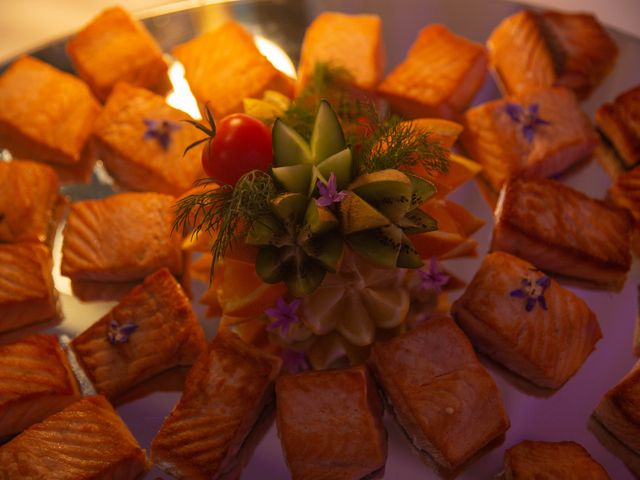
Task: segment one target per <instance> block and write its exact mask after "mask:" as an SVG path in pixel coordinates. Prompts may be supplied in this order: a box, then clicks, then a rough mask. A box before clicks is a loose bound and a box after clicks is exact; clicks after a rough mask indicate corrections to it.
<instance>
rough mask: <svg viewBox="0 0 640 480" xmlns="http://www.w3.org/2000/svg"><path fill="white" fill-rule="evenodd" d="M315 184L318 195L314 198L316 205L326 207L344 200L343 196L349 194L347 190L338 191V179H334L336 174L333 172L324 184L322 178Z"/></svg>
mask: <svg viewBox="0 0 640 480" xmlns="http://www.w3.org/2000/svg"><path fill="white" fill-rule="evenodd" d="M317 185H318V191H319V192H320V197H318V198H316V205H318V206H319V207H328V206H330V205H333V204H334V203H340V202H341V201H342V200H344V197H346V196H347V195H349V192H347V191H345V190H342V191H340V192H339V191H338V181H337V179H336V174H335V173H333V172H331V175H329V181H328V182H327V184H326V185H325V184H324V183H323V182H322V180H318V182H317Z"/></svg>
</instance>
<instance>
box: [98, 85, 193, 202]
mask: <svg viewBox="0 0 640 480" xmlns="http://www.w3.org/2000/svg"><path fill="white" fill-rule="evenodd" d="M189 118H190V117H189V116H188V115H187V114H186V113H184V112H181V111H180V110H176V109H175V108H172V107H170V106H169V105H168V104H167V103H166V102H165V99H164V98H163V97H161V96H160V95H156V94H154V93H152V92H149V91H148V90H145V89H143V88H137V87H132V86H131V85H128V84H125V83H119V84H117V85H116V86H115V88H114V89H113V92H112V93H111V95H110V96H109V99H108V100H107V103H106V104H105V106H104V109H103V110H102V113H101V114H100V116H99V117H98V119H97V120H96V123H95V125H94V129H93V136H92V143H93V146H94V150H93V151H94V155H95V157H96V159H98V158H99V159H101V160H102V161H103V162H104V165H105V167H106V169H107V171H108V172H109V174H110V175H111V176H112V177H113V178H114V179H115V181H116V182H117V183H118V184H119V185H121V186H123V187H124V188H126V189H127V190H134V191H147V192H160V193H166V194H169V195H176V196H178V195H180V194H182V193H183V192H185V191H186V190H188V189H189V188H191V186H192V185H193V182H194V181H195V180H197V179H198V178H202V177H204V176H205V175H204V171H203V170H202V166H201V159H200V156H201V152H202V147H196V148H193V149H191V150H190V151H189V152H187V154H186V155H184V151H185V149H186V148H187V147H188V146H189V145H191V144H192V143H194V142H196V141H197V140H200V139H201V138H202V136H203V133H202V132H201V131H199V130H198V129H196V128H193V127H192V126H190V125H188V124H187V123H184V122H182V120H184V119H189Z"/></svg>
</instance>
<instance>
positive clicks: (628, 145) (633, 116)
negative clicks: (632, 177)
mask: <svg viewBox="0 0 640 480" xmlns="http://www.w3.org/2000/svg"><path fill="white" fill-rule="evenodd" d="M596 123H597V125H598V128H599V129H600V131H601V132H602V133H604V135H605V136H606V137H607V139H608V140H609V142H611V144H612V146H613V148H614V150H615V153H616V154H617V159H619V161H620V163H622V165H623V167H624V168H630V167H633V166H634V165H636V164H637V163H638V162H640V85H638V86H636V87H634V88H632V89H630V90H628V91H626V92H624V93H622V94H620V95H618V96H617V97H616V99H615V100H614V102H613V103H605V104H604V105H602V106H601V107H600V108H598V110H596Z"/></svg>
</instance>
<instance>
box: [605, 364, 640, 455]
mask: <svg viewBox="0 0 640 480" xmlns="http://www.w3.org/2000/svg"><path fill="white" fill-rule="evenodd" d="M593 416H594V417H595V419H596V420H598V421H599V422H600V423H601V424H602V425H603V426H604V427H605V428H606V429H607V430H608V431H609V433H611V434H612V435H613V436H614V437H616V438H617V439H618V440H619V441H620V442H622V443H623V444H624V445H625V446H626V447H627V448H628V449H629V450H631V451H632V452H633V453H635V454H636V455H640V361H638V362H636V364H635V365H634V366H633V368H632V369H631V371H629V373H627V374H626V375H625V376H624V377H623V378H622V380H621V381H620V382H619V383H618V384H617V385H616V386H615V387H613V388H612V389H611V390H609V391H608V392H607V393H606V394H605V395H604V396H603V397H602V399H601V400H600V403H599V404H598V406H597V407H596V409H595V411H594V412H593Z"/></svg>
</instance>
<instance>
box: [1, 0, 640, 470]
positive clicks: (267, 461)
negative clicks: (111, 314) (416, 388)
mask: <svg viewBox="0 0 640 480" xmlns="http://www.w3.org/2000/svg"><path fill="white" fill-rule="evenodd" d="M521 8H522V7H521V6H518V5H516V4H513V3H506V2H503V1H499V0H485V1H483V2H476V1H473V0H394V1H393V2H391V1H387V2H384V1H380V0H377V1H376V0H352V1H348V2H345V1H338V0H317V1H311V0H306V1H302V0H245V1H220V2H214V3H210V4H206V3H203V2H193V1H184V2H178V3H175V4H171V5H167V6H164V7H160V8H155V9H152V10H148V11H144V12H140V13H139V14H138V17H139V18H141V19H142V20H143V21H144V23H145V24H146V26H147V27H148V29H149V30H150V31H151V33H152V34H153V35H154V36H155V38H156V39H157V40H158V41H159V42H160V45H161V46H162V48H163V49H164V51H166V52H169V51H170V50H171V48H172V47H173V46H175V45H177V44H178V43H181V42H184V41H186V40H188V39H190V38H192V37H194V36H196V35H198V34H200V33H202V32H205V31H207V30H210V29H212V28H214V27H215V25H216V24H218V23H219V22H220V21H222V20H223V19H225V18H230V17H231V18H234V19H236V20H238V21H239V22H241V23H242V24H244V25H245V26H246V27H247V28H248V29H249V30H250V31H251V32H253V33H254V34H256V35H259V36H261V37H263V38H265V39H268V40H270V41H271V42H273V43H275V44H276V45H278V46H279V47H281V49H282V50H284V52H286V53H287V54H288V55H289V57H290V58H291V60H292V62H293V64H294V65H295V64H297V61H298V58H299V54H300V45H301V41H302V38H303V35H304V31H305V29H306V27H307V25H309V23H310V22H311V21H312V20H313V18H315V17H316V16H317V15H318V14H319V13H320V12H322V11H325V10H334V11H341V12H346V13H375V14H378V15H380V17H382V20H383V29H384V43H385V48H386V55H387V57H386V58H387V70H390V69H391V68H393V67H394V66H395V65H397V64H398V63H399V62H400V61H401V60H402V59H403V58H404V56H405V54H406V52H407V50H408V48H409V46H410V45H411V43H412V42H413V41H414V39H415V37H416V35H417V32H418V31H419V30H420V29H421V28H422V27H424V26H425V25H427V24H429V23H442V24H444V25H446V26H447V27H448V28H449V29H451V30H452V31H453V32H455V33H457V34H460V35H463V36H465V37H467V38H469V39H471V40H474V41H477V42H481V43H483V42H484V41H485V40H486V39H487V37H488V35H489V33H490V32H491V30H492V29H493V28H494V27H495V26H496V25H497V24H498V23H499V22H500V20H502V19H503V18H504V17H506V16H508V15H510V14H512V13H515V12H516V11H518V10H520V9H521ZM88 20H89V19H87V21H88ZM611 33H612V35H613V38H614V39H615V41H616V42H617V44H618V46H619V48H620V58H619V60H618V63H617V66H616V68H615V70H614V71H613V72H612V73H611V75H609V76H608V77H607V79H606V80H605V82H604V83H603V84H602V85H601V86H600V87H599V88H598V89H597V90H596V92H595V93H594V94H593V95H592V96H591V98H590V99H589V100H587V101H586V102H584V104H583V107H584V109H585V111H586V112H587V113H588V114H589V115H590V116H591V118H593V114H594V112H595V109H596V108H597V107H598V106H599V105H600V104H602V103H603V102H604V101H610V100H612V99H613V98H614V97H615V96H616V95H617V94H618V93H620V92H622V91H624V90H626V89H628V88H630V87H632V86H634V85H637V84H640V70H639V69H638V68H637V60H638V58H640V40H638V39H636V38H632V37H630V36H627V35H623V34H621V33H618V32H616V31H611ZM65 42H66V39H60V40H59V41H56V42H53V43H51V44H48V45H46V46H44V47H42V48H40V49H37V50H35V51H32V52H29V53H31V54H32V55H34V56H36V57H38V58H40V59H42V60H45V61H47V62H49V63H51V64H53V65H55V66H57V67H58V68H61V69H63V70H67V71H72V67H71V64H70V62H69V60H68V58H67V56H66V54H65V51H64V45H65ZM6 66H7V65H4V66H0V71H1V70H3V69H4V68H6ZM499 96H500V94H499V91H498V89H497V87H496V85H495V84H494V82H493V80H492V79H491V78H488V79H487V81H486V82H485V85H484V86H483V88H482V90H481V92H480V93H479V94H478V96H477V98H476V101H475V103H482V102H484V101H486V100H489V99H491V98H496V97H499ZM562 180H563V181H564V182H566V183H567V184H569V185H571V186H573V187H575V188H577V189H579V190H581V191H583V192H585V193H587V194H588V195H591V196H593V197H595V198H604V197H605V195H606V191H607V188H608V187H609V185H610V180H609V178H608V177H607V175H606V174H605V173H604V171H603V170H602V168H600V166H599V165H598V164H597V162H596V161H595V160H593V161H591V162H589V163H588V164H586V165H583V166H582V167H580V168H578V169H574V170H573V171H571V172H569V173H568V174H565V175H563V177H562ZM113 191H114V190H113V188H112V186H111V185H110V183H109V179H108V178H106V177H105V176H104V175H103V174H102V172H101V171H100V170H99V169H98V170H96V172H95V174H94V176H93V180H92V183H91V184H90V185H71V186H67V187H65V188H64V193H65V194H67V195H68V196H69V197H70V198H71V199H72V200H80V199H85V198H100V197H103V196H106V195H109V194H111V193H113ZM449 198H450V199H452V200H454V201H457V202H459V203H461V204H463V205H464V206H465V207H467V208H468V209H469V210H470V211H471V212H472V213H474V214H475V215H478V216H480V217H481V218H483V219H485V220H486V221H487V224H486V225H485V226H484V227H483V228H482V229H481V230H480V231H479V232H478V233H476V234H475V235H474V238H475V239H477V240H478V242H479V244H480V245H479V249H478V251H479V252H480V257H478V258H472V259H456V260H450V261H447V262H446V266H447V268H449V269H450V270H452V271H453V272H454V273H455V274H457V275H459V276H460V277H461V278H463V279H465V280H467V281H468V280H470V279H471V277H472V276H473V274H474V272H475V271H476V269H477V268H478V266H479V264H480V261H481V257H482V255H484V254H485V253H486V252H487V250H488V244H489V240H490V236H491V229H492V224H493V221H492V212H491V210H490V209H489V207H488V206H487V204H486V203H485V202H484V200H483V199H482V197H481V195H480V193H479V190H478V188H477V186H476V185H475V183H473V182H469V183H468V184H466V185H464V186H463V187H461V188H460V189H459V190H457V191H456V192H454V193H453V194H451V195H450V196H449ZM593 228H597V225H594V226H593ZM58 233H59V234H58V236H57V238H56V244H55V252H56V260H57V262H56V265H55V267H54V275H55V282H56V287H57V288H58V290H59V291H60V297H61V305H62V311H63V314H64V320H63V321H62V323H60V324H59V325H57V326H53V327H50V328H49V329H48V331H51V332H56V333H60V334H66V335H69V336H71V337H73V336H75V335H77V334H78V333H79V332H81V331H83V330H84V329H85V328H87V327H88V326H89V325H91V324H92V323H93V322H94V321H95V320H97V319H98V318H100V316H102V315H103V314H104V313H105V312H106V311H107V310H108V309H109V308H110V307H111V306H113V305H114V304H113V303H106V302H93V303H83V302H80V301H78V300H77V299H75V298H74V297H73V296H72V295H71V289H70V285H69V282H68V281H67V279H65V278H64V277H61V276H60V275H59V252H60V246H61V235H60V231H59V232H58ZM639 278H640V271H639V267H638V262H637V261H636V262H635V263H634V266H633V269H632V272H631V274H630V276H629V280H628V281H627V284H626V286H625V288H624V289H623V290H622V291H621V292H619V293H611V292H605V291H596V290H587V289H583V288H580V287H576V286H574V285H566V286H567V287H568V288H570V289H571V290H573V291H574V292H575V293H577V294H578V295H579V296H580V297H582V298H583V299H585V300H586V301H587V303H588V304H589V306H590V307H591V308H592V309H593V311H594V312H595V313H596V315H597V317H598V319H599V321H600V325H601V327H602V331H603V334H604V338H603V339H602V340H601V341H600V342H599V343H598V345H597V350H596V351H595V352H594V353H593V354H592V355H591V356H590V357H589V358H588V359H587V361H586V362H585V364H584V365H583V367H582V368H581V369H580V370H579V372H578V373H577V374H576V375H575V376H574V377H573V378H572V379H571V380H569V382H568V383H567V384H566V385H565V386H564V387H562V388H561V389H560V390H559V391H557V392H555V393H554V394H552V395H547V396H540V395H539V394H535V393H533V392H530V391H528V389H527V387H525V386H524V385H523V384H522V382H519V381H518V380H517V379H515V378H514V376H513V375H511V374H509V373H508V372H506V371H505V370H503V369H502V368H500V367H498V366H497V365H495V364H493V363H492V362H490V361H489V360H488V359H486V358H484V357H482V356H481V360H482V362H483V363H485V365H487V367H488V368H489V370H490V372H491V373H492V375H493V377H494V378H495V380H496V382H497V383H498V386H499V388H500V390H501V392H502V396H503V399H504V401H505V404H506V407H507V411H508V414H509V417H510V418H511V428H510V429H509V431H508V432H507V434H506V436H505V438H504V441H502V442H501V443H498V444H497V445H494V446H493V448H491V449H489V450H488V451H486V452H484V454H483V455H482V456H480V457H479V458H477V459H475V460H474V461H473V462H471V463H470V464H469V465H468V466H467V468H466V469H464V471H463V472H462V473H461V474H460V476H459V477H458V478H460V479H469V480H472V479H473V480H478V479H489V478H493V477H494V476H495V475H496V474H497V473H499V472H500V471H501V470H502V463H503V455H504V451H505V449H506V448H509V447H511V446H513V445H515V444H516V443H518V442H520V441H522V440H525V439H530V440H546V441H562V440H573V441H576V442H578V443H580V444H582V445H583V446H584V447H585V448H586V449H587V450H588V451H589V453H590V454H591V455H592V456H593V457H594V458H595V459H596V460H597V461H598V462H600V463H601V464H602V465H603V466H604V468H605V469H606V470H607V471H608V473H609V475H610V476H611V478H613V479H616V480H624V479H631V478H633V475H632V474H631V473H630V472H629V471H628V470H627V469H626V467H625V466H624V464H623V463H622V461H621V460H620V459H619V458H618V457H616V456H615V455H613V454H612V453H611V452H610V451H609V450H608V449H606V448H605V447H604V446H603V445H602V444H601V443H600V441H599V440H598V439H597V437H596V434H595V433H594V431H593V430H594V429H593V426H592V425H590V422H589V419H590V415H591V412H592V411H593V409H594V407H595V406H596V405H597V403H598V401H599V399H600V397H601V396H602V395H603V394H604V393H605V392H606V391H607V390H608V389H609V388H611V387H612V386H613V385H614V384H615V383H617V382H618V381H619V379H621V378H622V376H623V375H624V374H625V373H627V372H628V371H629V370H630V369H631V367H632V365H633V364H634V363H635V360H636V359H635V358H634V356H633V354H632V348H631V345H632V343H631V339H632V335H633V328H634V321H635V318H636V314H637V311H638V304H637V297H636V288H637V285H638V280H639ZM203 289H204V286H203V285H196V286H195V292H194V293H195V297H194V298H198V295H199V294H200V293H201V292H202V291H203ZM194 307H195V309H196V312H197V313H198V315H199V318H200V320H201V322H202V324H203V326H204V327H205V331H206V332H207V335H208V336H209V337H211V336H212V335H213V334H214V332H215V328H216V321H215V320H212V319H206V318H204V314H203V312H204V310H203V309H202V308H201V307H200V306H199V305H197V303H196V302H194ZM33 330H34V331H36V330H42V327H40V328H39V329H38V328H36V329H33ZM24 333H25V332H24V331H23V332H20V334H19V335H18V334H15V333H14V334H9V335H5V336H4V337H2V338H0V342H2V343H4V342H7V341H11V340H12V339H15V338H18V336H22V335H24ZM183 378H184V370H183V371H174V372H170V373H169V374H165V375H162V376H160V377H158V378H156V379H153V380H152V381H150V382H147V383H146V384H145V385H143V386H141V387H140V388H136V389H135V390H134V391H132V392H130V393H129V394H128V395H127V396H126V397H125V398H123V399H121V400H120V401H119V402H118V404H117V409H118V412H119V414H120V415H121V416H122V418H123V419H124V421H125V422H126V423H127V425H128V426H129V428H130V429H131V431H132V432H133V434H134V435H135V437H136V438H137V440H138V441H139V442H140V444H141V445H142V446H143V447H144V448H146V449H147V450H148V449H149V446H150V444H151V441H152V439H153V437H154V436H155V434H156V433H157V431H158V429H159V428H160V425H161V423H162V421H163V419H164V417H165V416H166V415H167V414H168V413H169V412H170V410H171V408H172V407H173V406H174V404H175V403H176V402H177V401H178V399H179V398H180V388H181V387H180V385H181V382H182V381H183ZM385 425H386V427H387V430H388V432H389V457H388V460H387V466H386V476H385V478H389V479H403V480H413V479H416V480H417V479H421V480H423V479H430V478H434V479H435V478H438V477H437V475H436V474H435V472H434V471H433V470H431V469H430V468H429V467H428V466H426V465H425V464H423V463H422V461H421V460H420V459H419V457H418V456H417V455H415V454H414V453H413V451H412V449H411V447H410V445H409V442H408V441H407V439H406V438H405V437H404V435H403V434H402V432H401V430H400V429H399V428H398V426H397V425H396V423H395V422H394V420H393V419H392V418H391V417H389V416H388V415H387V416H386V418H385ZM147 478H149V479H157V478H171V477H170V476H168V475H166V474H164V473H163V472H161V471H160V470H158V469H155V468H154V469H153V470H152V471H151V472H150V473H149V474H148V476H147ZM242 478H243V479H246V480H248V479H260V480H263V479H285V478H289V473H288V470H287V467H286V464H285V461H284V458H283V455H282V451H281V448H280V443H279V440H278V438H277V432H276V429H275V426H273V427H272V428H271V429H270V430H269V432H268V434H267V436H266V437H265V438H264V440H263V441H262V442H261V443H260V445H259V446H258V448H257V450H256V452H255V453H254V455H253V457H252V459H251V461H250V463H249V465H248V466H247V468H246V469H245V470H244V473H243V475H242Z"/></svg>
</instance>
